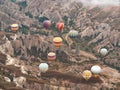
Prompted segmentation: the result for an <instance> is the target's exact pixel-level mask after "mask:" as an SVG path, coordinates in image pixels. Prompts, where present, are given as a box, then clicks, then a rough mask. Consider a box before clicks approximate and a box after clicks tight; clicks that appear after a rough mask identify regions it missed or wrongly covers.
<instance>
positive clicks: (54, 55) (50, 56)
mask: <svg viewBox="0 0 120 90" xmlns="http://www.w3.org/2000/svg"><path fill="white" fill-rule="evenodd" d="M47 58H48V60H49V61H54V60H55V59H56V54H55V53H54V52H49V53H48V55H47Z"/></svg>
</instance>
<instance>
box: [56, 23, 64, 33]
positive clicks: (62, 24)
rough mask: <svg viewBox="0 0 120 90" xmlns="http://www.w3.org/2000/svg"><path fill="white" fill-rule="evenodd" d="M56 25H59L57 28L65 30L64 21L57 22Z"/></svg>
mask: <svg viewBox="0 0 120 90" xmlns="http://www.w3.org/2000/svg"><path fill="white" fill-rule="evenodd" d="M56 27H57V29H58V30H59V31H63V28H64V23H62V22H59V23H57V24H56Z"/></svg>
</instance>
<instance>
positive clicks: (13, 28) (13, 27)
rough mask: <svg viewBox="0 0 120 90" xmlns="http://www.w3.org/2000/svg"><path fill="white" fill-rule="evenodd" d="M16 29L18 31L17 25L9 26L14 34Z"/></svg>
mask: <svg viewBox="0 0 120 90" xmlns="http://www.w3.org/2000/svg"><path fill="white" fill-rule="evenodd" d="M18 29H19V25H18V24H12V25H11V30H12V31H13V32H16V31H17V30H18Z"/></svg>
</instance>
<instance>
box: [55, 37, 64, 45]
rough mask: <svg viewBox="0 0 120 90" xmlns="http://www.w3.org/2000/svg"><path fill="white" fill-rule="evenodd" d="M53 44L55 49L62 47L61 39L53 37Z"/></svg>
mask: <svg viewBox="0 0 120 90" xmlns="http://www.w3.org/2000/svg"><path fill="white" fill-rule="evenodd" d="M53 43H54V46H55V47H60V46H61V45H62V38H61V37H55V38H54V39H53Z"/></svg>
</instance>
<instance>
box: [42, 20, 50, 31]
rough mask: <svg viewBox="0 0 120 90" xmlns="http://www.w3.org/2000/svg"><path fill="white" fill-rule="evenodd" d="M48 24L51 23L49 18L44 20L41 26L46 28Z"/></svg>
mask: <svg viewBox="0 0 120 90" xmlns="http://www.w3.org/2000/svg"><path fill="white" fill-rule="evenodd" d="M50 25H51V21H49V20H45V21H44V22H43V26H44V27H45V28H46V29H48V28H49V27H50Z"/></svg>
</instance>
